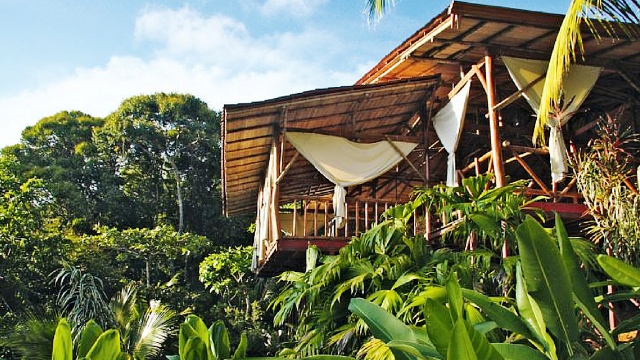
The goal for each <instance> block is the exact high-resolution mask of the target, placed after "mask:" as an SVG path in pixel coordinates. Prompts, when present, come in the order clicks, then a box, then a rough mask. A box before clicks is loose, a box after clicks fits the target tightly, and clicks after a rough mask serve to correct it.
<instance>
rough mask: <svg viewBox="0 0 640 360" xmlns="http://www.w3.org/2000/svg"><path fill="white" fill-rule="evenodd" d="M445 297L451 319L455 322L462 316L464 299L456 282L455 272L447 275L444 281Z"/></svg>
mask: <svg viewBox="0 0 640 360" xmlns="http://www.w3.org/2000/svg"><path fill="white" fill-rule="evenodd" d="M446 288H447V299H448V300H449V313H450V314H451V319H452V320H453V322H454V323H455V322H456V321H458V319H461V318H462V309H463V305H464V301H463V299H462V289H461V287H460V284H459V283H458V276H457V275H456V273H455V272H452V273H451V275H449V278H448V279H447V283H446Z"/></svg>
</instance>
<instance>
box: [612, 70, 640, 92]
mask: <svg viewBox="0 0 640 360" xmlns="http://www.w3.org/2000/svg"><path fill="white" fill-rule="evenodd" d="M616 71H617V72H618V74H620V76H622V78H623V79H624V80H625V81H626V82H627V83H628V84H629V86H631V87H632V88H633V89H634V90H635V91H636V92H637V93H638V94H640V86H638V84H636V82H635V81H633V79H632V78H631V76H629V74H627V73H626V72H625V71H623V70H622V69H619V68H618V69H616Z"/></svg>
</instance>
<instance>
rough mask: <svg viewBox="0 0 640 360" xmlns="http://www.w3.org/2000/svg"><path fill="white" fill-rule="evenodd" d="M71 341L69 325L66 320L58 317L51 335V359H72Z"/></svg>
mask: <svg viewBox="0 0 640 360" xmlns="http://www.w3.org/2000/svg"><path fill="white" fill-rule="evenodd" d="M72 359H73V341H72V340H71V327H70V326H69V323H67V320H65V319H60V321H59V322H58V326H57V327H56V333H55V335H54V336H53V352H52V354H51V360H72Z"/></svg>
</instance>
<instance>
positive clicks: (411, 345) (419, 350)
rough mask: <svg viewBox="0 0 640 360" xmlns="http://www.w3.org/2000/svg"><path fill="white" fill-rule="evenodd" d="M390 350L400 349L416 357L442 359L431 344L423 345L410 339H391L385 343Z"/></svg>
mask: <svg viewBox="0 0 640 360" xmlns="http://www.w3.org/2000/svg"><path fill="white" fill-rule="evenodd" d="M387 346H388V347H389V348H390V349H392V350H397V351H402V352H404V353H406V354H408V355H410V356H414V357H416V358H418V359H444V358H443V357H442V355H440V353H439V352H438V351H437V350H436V349H435V348H434V347H433V346H431V345H425V344H421V343H416V342H412V341H404V340H392V341H390V342H388V343H387Z"/></svg>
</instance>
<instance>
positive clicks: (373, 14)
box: [365, 0, 395, 20]
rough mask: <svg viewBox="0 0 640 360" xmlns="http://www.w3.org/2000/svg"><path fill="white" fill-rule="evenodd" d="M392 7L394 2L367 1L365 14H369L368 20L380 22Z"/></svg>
mask: <svg viewBox="0 0 640 360" xmlns="http://www.w3.org/2000/svg"><path fill="white" fill-rule="evenodd" d="M393 5H395V0H367V4H366V7H365V12H366V13H367V14H369V20H380V19H381V18H382V16H383V15H384V14H385V13H386V12H387V10H388V9H389V7H391V6H393Z"/></svg>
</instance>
